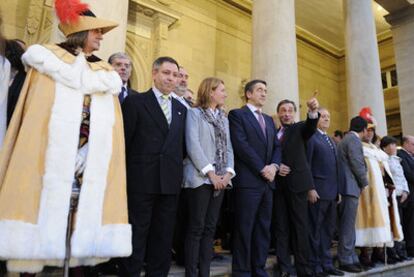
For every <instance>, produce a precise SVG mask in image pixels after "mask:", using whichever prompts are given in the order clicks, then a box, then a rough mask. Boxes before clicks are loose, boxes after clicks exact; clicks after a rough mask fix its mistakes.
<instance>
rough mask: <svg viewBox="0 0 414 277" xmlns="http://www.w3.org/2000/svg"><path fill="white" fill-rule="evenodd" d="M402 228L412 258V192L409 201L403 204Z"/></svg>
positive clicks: (413, 242) (413, 246)
mask: <svg viewBox="0 0 414 277" xmlns="http://www.w3.org/2000/svg"><path fill="white" fill-rule="evenodd" d="M402 214H403V215H402V227H403V232H404V240H405V247H406V249H407V252H408V253H409V255H410V256H412V255H413V254H414V193H413V191H410V194H409V196H408V199H407V200H405V202H404V203H403V208H402Z"/></svg>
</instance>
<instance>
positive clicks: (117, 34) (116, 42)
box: [51, 0, 129, 59]
mask: <svg viewBox="0 0 414 277" xmlns="http://www.w3.org/2000/svg"><path fill="white" fill-rule="evenodd" d="M82 2H83V3H88V4H89V6H90V9H91V11H92V12H93V13H94V14H95V15H96V16H97V17H101V18H103V19H108V20H112V21H115V22H117V23H118V24H119V26H118V27H116V28H115V29H113V30H111V31H110V32H108V33H107V34H105V35H104V39H103V41H102V44H101V49H100V50H99V51H97V52H96V55H97V56H99V57H100V58H102V59H107V58H108V57H109V56H110V55H111V54H112V53H114V52H120V51H125V41H126V31H127V22H128V2H129V1H128V0H112V1H102V0H83V1H82ZM62 40H64V37H63V35H62V34H61V33H59V31H58V28H57V20H55V23H54V27H53V31H52V37H51V42H60V41H62Z"/></svg>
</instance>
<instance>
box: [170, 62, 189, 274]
mask: <svg viewBox="0 0 414 277" xmlns="http://www.w3.org/2000/svg"><path fill="white" fill-rule="evenodd" d="M188 78H189V75H188V73H187V70H185V68H184V67H182V66H180V68H179V70H178V78H177V84H176V87H175V90H174V92H173V93H172V94H171V95H172V97H174V98H175V99H176V100H178V101H179V102H180V103H181V104H183V105H184V106H185V107H186V108H187V109H190V108H191V107H192V106H193V104H192V103H191V102H189V101H188V100H187V99H186V98H184V94H185V92H186V91H187V89H188ZM187 191H188V188H183V189H181V192H180V196H179V199H178V208H177V223H176V224H175V230H174V240H173V252H174V254H175V257H174V258H175V263H176V264H177V265H179V266H184V244H185V234H186V231H187V222H188V198H187Z"/></svg>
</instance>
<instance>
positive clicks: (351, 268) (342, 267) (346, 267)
mask: <svg viewBox="0 0 414 277" xmlns="http://www.w3.org/2000/svg"><path fill="white" fill-rule="evenodd" d="M339 269H340V270H342V271H346V272H351V273H359V272H361V271H362V269H361V267H360V266H357V265H354V264H344V265H340V266H339Z"/></svg>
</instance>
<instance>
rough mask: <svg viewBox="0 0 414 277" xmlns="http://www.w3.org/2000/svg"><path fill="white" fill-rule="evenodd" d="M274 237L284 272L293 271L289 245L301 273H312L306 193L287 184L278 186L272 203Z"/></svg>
mask: <svg viewBox="0 0 414 277" xmlns="http://www.w3.org/2000/svg"><path fill="white" fill-rule="evenodd" d="M273 208H274V209H273V216H274V219H275V223H274V230H273V235H274V240H275V241H276V255H277V260H278V264H279V267H280V270H281V271H286V272H289V273H292V272H293V269H292V264H291V259H290V247H289V246H290V244H291V247H292V250H293V254H294V256H295V267H296V272H297V274H298V276H301V275H306V274H312V269H311V268H310V264H309V257H310V246H309V215H308V200H307V192H306V191H305V192H300V193H294V192H291V191H290V190H289V189H288V187H287V186H286V185H285V184H282V185H280V186H279V187H277V189H276V190H275V193H274V205H273Z"/></svg>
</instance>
